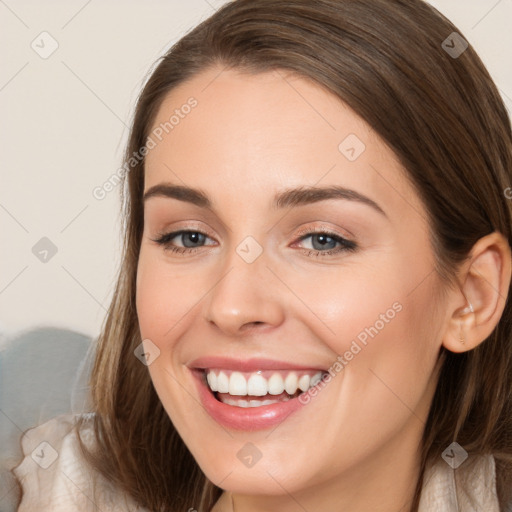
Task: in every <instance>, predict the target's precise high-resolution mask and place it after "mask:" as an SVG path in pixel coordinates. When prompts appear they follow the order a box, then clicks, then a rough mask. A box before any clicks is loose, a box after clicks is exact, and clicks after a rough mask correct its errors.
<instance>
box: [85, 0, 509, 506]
mask: <svg viewBox="0 0 512 512" xmlns="http://www.w3.org/2000/svg"><path fill="white" fill-rule="evenodd" d="M452 32H459V31H458V30H457V29H456V28H455V27H454V26H453V25H452V24H451V23H450V22H449V21H448V20H447V19H446V18H444V17H443V16H442V15H441V14H440V13H439V12H437V11H436V10H435V9H434V8H433V7H431V6H429V5H428V4H426V3H424V2H423V1H421V0H315V1H314V2H311V1H308V0H236V1H234V2H231V3H228V4H226V5H225V6H223V7H222V8H221V9H219V10H218V11H217V12H216V13H215V14H214V15H213V16H211V17H210V18H209V19H207V20H206V21H204V22H202V23H201V24H200V25H199V26H197V27H196V28H195V29H193V30H192V31H190V32H189V33H188V34H187V35H185V36H184V37H183V38H182V39H181V40H180V41H178V42H177V43H176V44H175V45H174V46H173V47H172V48H171V49H170V50H169V51H168V52H167V53H166V55H164V56H163V57H162V59H161V61H160V62H159V63H158V65H157V66H156V67H155V69H154V70H153V72H152V73H151V76H150V78H149V79H148V81H147V83H146V85H145V87H144V88H143V91H142V93H141V94H140V97H139V99H138V102H137V106H136V110H135V115H134V120H133V125H132V130H131V134H130V139H129V143H128V147H127V151H126V160H128V159H129V158H130V157H131V156H132V155H133V154H134V153H136V152H138V151H139V150H140V148H142V147H144V146H145V144H146V142H147V138H148V136H149V130H150V129H151V123H152V122H153V121H154V119H155V115H156V113H157V111H158V109H159V107H160V105H161V103H162V101H163V99H164V97H165V96H166V94H167V93H168V92H169V91H170V90H172V89H173V88H174V87H176V86H177V85H179V84H181V83H183V82H184V81H186V80H187V79H189V78H191V77H193V76H194V75H196V74H197V73H199V72H201V71H204V70H206V69H207V68H208V67H210V66H212V65H217V66H221V68H236V69H237V70H240V71H243V72H247V73H260V72H265V71H270V70H287V71H291V72H294V73H296V74H298V75H299V76H302V77H306V78H308V79H312V80H314V81H315V82H316V83H318V84H320V85H321V86H323V87H325V89H326V90H328V91H331V92H332V93H334V94H335V95H337V96H338V97H339V99H340V100H341V101H343V102H345V103H346V104H348V105H349V106H350V107H351V108H352V109H353V110H354V111H355V112H356V113H357V114H358V115H359V116H361V117H362V118H363V119H364V120H365V121H366V122H367V123H368V124H369V125H370V126H371V127H373V129H374V130H375V131H376V132H377V133H378V134H379V135H380V137H381V138H382V139H383V140H384V141H386V143H387V144H388V145H389V147H390V148H391V149H392V150H393V151H394V152H395V153H396V155H397V157H398V158H399V159H400V161H401V163H402V164H403V166H404V168H405V170H406V175H407V176H408V178H409V180H410V182H411V183H412V185H413V186H414V188H415V190H416V191H417V193H418V194H419V196H420V197H421V199H422V200H423V202H424V205H425V207H426V210H427V212H428V215H429V221H430V228H431V240H432V247H433V251H434V253H435V255H436V261H437V271H438V272H439V274H440V276H441V277H442V279H443V280H444V281H445V282H446V283H447V284H448V285H449V286H456V285H457V283H456V282H455V275H456V269H457V268H458V265H459V264H460V263H461V262H463V261H464V260H465V258H466V257H467V255H468V253H469V251H470V249H471V248H472V246H473V245H474V243H475V242H476V241H477V240H478V239H479V238H481V237H483V236H485V235H487V234H489V233H491V232H493V231H498V232H501V233H503V234H504V236H505V237H506V238H507V240H508V242H509V244H510V245H512V231H511V226H512V222H511V209H510V202H509V201H507V200H506V198H505V197H504V190H505V189H506V188H507V187H508V186H509V185H510V184H511V182H512V179H511V171H512V135H511V127H510V120H509V117H508V115H507V112H506V109H505V107H504V104H503V102H502V100H501V98H500V95H499V93H498V91H497V88H496V87H495V85H494V83H493V81H492V79H491V78H490V76H489V74H488V72H487V70H486V69H485V67H484V65H483V63H482V62H481V60H480V59H479V57H478V56H477V54H476V53H475V51H474V50H473V48H472V47H471V46H469V47H468V48H467V49H466V50H465V51H464V52H463V53H462V54H461V55H460V56H458V58H454V56H453V55H450V54H449V53H448V52H447V51H445V48H443V46H442V44H443V41H445V40H446V39H447V38H448V36H450V34H452ZM124 187H125V189H124V193H123V205H124V210H123V213H124V225H123V230H124V233H125V238H124V249H123V250H124V253H123V260H122V264H121V268H120V272H119V278H118V281H117V286H116V289H115V293H114V296H113V299H112V303H111V306H110V309H109V312H108V315H107V317H106V319H105V323H104V326H103V329H102V332H101V335H100V337H99V340H98V346H97V354H96V361H95V365H94V368H93V372H92V377H91V385H92V399H93V403H94V410H95V411H96V420H95V431H96V437H97V441H98V450H97V451H95V452H94V453H90V452H86V456H87V458H88V460H89V461H90V462H91V463H92V464H93V465H94V466H95V467H96V468H97V469H98V470H99V471H100V472H101V473H102V474H103V475H105V476H106V477H107V478H109V479H110V480H111V481H112V482H114V483H115V484H116V485H118V486H119V487H120V488H121V489H123V490H124V491H126V492H127V493H128V494H129V495H131V496H132V497H133V498H134V499H135V500H136V502H137V503H139V504H140V505H141V506H144V507H147V508H148V509H150V510H152V511H175V510H186V509H188V508H190V507H194V508H196V509H198V510H200V511H201V512H202V511H208V510H210V508H211V507H212V506H213V504H214V502H215V501H216V499H217V498H218V497H219V496H220V494H221V492H222V490H221V489H220V488H218V487H216V486H215V485H213V484H212V483H211V482H209V481H208V479H207V478H206V477H205V475H204V474H203V473H202V472H201V470H200V469H199V467H198V465H197V463H196V462H195V460H194V459H193V457H192V456H191V454H190V453H189V451H188V449H187V448H186V447H185V445H184V443H183V441H182V440H181V438H180V437H179V435H178V433H177V432H176V430H175V428H174V427H173V424H172V423H171V421H170V419H169V417H168V415H167V414H166V412H165V410H164V409H163V406H162V404H161V403H160V400H159V399H158V397H157V395H156V392H155V390H154V388H153V386H152V383H151V380H150V377H149V374H148V372H147V369H146V368H145V367H144V366H143V365H142V364H140V362H139V361H138V360H137V359H136V358H135V357H134V355H133V351H134V348H135V347H136V346H137V345H138V344H139V343H140V342H141V336H140V331H139V325H138V320H137V311H136V307H135V292H136V287H135V285H136V271H137V260H138V255H139V248H140V243H141V235H142V231H143V219H144V217H143V216H144V212H143V206H142V194H143V190H144V161H143V160H141V162H140V163H137V165H135V166H133V167H131V168H130V170H129V172H128V173H127V175H126V177H125V180H124ZM511 308H512V306H511V303H510V300H507V303H506V306H505V310H504V313H503V315H502V317H501V319H500V322H499V324H498V325H497V327H496V328H495V330H494V331H493V333H492V334H491V336H489V338H488V339H487V340H486V341H485V342H484V343H482V344H481V345H479V346H478V347H477V348H475V349H474V350H471V351H469V352H466V353H462V354H454V353H451V352H448V351H446V350H444V349H443V353H442V357H444V362H443V364H442V368H441V371H440V376H439V381H438V386H437V389H436V393H435V396H434V399H433V403H432V406H431V410H430V414H429V417H428V420H427V424H426V427H425V431H424V436H423V441H422V446H421V476H420V478H419V480H418V484H417V488H416V494H415V498H414V502H413V505H412V509H411V510H412V511H413V512H414V511H416V510H417V508H418V502H419V496H420V493H421V488H422V485H423V484H422V480H423V474H424V470H425V468H426V467H427V465H428V464H430V463H431V462H433V461H435V460H438V458H439V457H440V454H441V453H442V451H443V450H444V449H445V448H446V447H447V446H448V445H450V444H451V443H452V441H454V440H457V442H458V443H459V444H461V445H462V446H463V447H464V448H465V449H466V451H467V452H468V453H469V455H470V457H471V456H472V455H478V454H487V453H493V454H494V456H495V460H496V468H497V488H498V495H499V499H500V503H501V506H502V508H503V509H504V507H505V503H507V502H508V500H510V499H511V498H512V496H510V494H511V489H512V334H511V333H512V309H511ZM78 427H80V425H79V426H78ZM84 452H85V450H84Z"/></svg>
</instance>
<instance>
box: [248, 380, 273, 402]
mask: <svg viewBox="0 0 512 512" xmlns="http://www.w3.org/2000/svg"><path fill="white" fill-rule="evenodd" d="M267 393H268V391H267V379H265V378H264V377H263V376H262V375H259V374H257V373H256V374H254V375H251V376H250V377H249V380H248V381H247V394H248V395H252V396H265V395H266V394H267ZM258 403H259V402H258Z"/></svg>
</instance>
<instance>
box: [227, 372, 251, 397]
mask: <svg viewBox="0 0 512 512" xmlns="http://www.w3.org/2000/svg"><path fill="white" fill-rule="evenodd" d="M229 394H230V395H235V396H236V395H238V396H245V395H247V381H246V380H245V377H244V376H243V375H242V374H241V373H240V372H233V373H232V374H231V377H230V378H229Z"/></svg>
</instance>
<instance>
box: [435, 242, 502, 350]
mask: <svg viewBox="0 0 512 512" xmlns="http://www.w3.org/2000/svg"><path fill="white" fill-rule="evenodd" d="M510 274H511V251H510V246H509V245H508V242H507V240H506V239H505V237H504V236H503V235H502V234H501V233H497V232H494V233H491V234H489V235H487V236H485V237H483V238H481V239H480V240H478V242H477V243H476V244H475V245H474V246H473V249H472V250H471V253H470V256H469V258H468V260H467V261H466V263H465V264H464V265H463V271H462V273H461V276H460V279H461V286H460V289H459V290H454V292H453V301H452V304H453V307H452V309H451V310H450V311H448V313H449V314H450V317H449V319H448V327H447V330H446V331H445V334H444V337H443V346H444V347H445V348H446V349H447V350H450V351H451V352H465V351H468V350H472V349H474V348H476V347H477V346H478V345H480V343H482V342H483V341H485V340H486V339H487V338H488V337H489V335H490V334H491V333H492V332H493V330H494V329H495V327H496V325H498V322H499V320H500V318H501V315H502V313H503V310H504V308H505V303H506V300H507V296H508V291H509V286H510V280H511V275H510Z"/></svg>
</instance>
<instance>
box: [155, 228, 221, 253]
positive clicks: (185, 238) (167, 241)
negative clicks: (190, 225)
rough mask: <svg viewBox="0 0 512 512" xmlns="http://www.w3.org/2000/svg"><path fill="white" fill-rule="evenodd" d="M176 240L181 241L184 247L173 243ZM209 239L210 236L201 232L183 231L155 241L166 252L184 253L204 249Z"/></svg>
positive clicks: (165, 235) (164, 235) (167, 234)
mask: <svg viewBox="0 0 512 512" xmlns="http://www.w3.org/2000/svg"><path fill="white" fill-rule="evenodd" d="M175 238H176V239H181V242H182V244H183V247H180V246H176V245H174V244H173V243H172V240H174V239H175ZM207 238H209V237H208V235H206V234H205V233H202V232H201V231H192V230H182V231H174V232H172V233H163V234H162V235H160V236H159V237H158V238H157V239H156V240H153V241H154V242H156V243H157V244H160V245H163V246H164V248H165V250H169V251H173V252H179V253H184V252H189V251H193V250H194V249H196V248H197V247H202V245H203V244H204V242H205V240H206V239H207ZM210 245H211V244H210Z"/></svg>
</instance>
